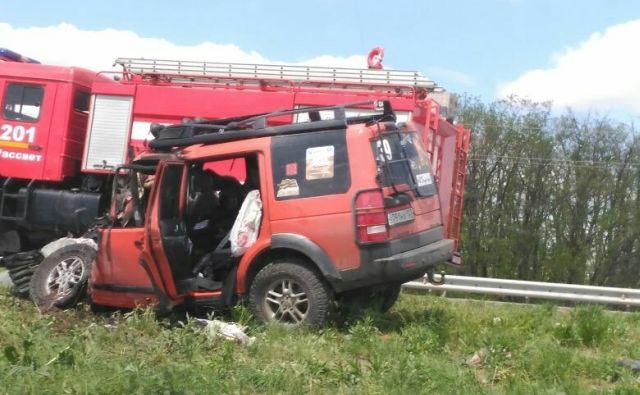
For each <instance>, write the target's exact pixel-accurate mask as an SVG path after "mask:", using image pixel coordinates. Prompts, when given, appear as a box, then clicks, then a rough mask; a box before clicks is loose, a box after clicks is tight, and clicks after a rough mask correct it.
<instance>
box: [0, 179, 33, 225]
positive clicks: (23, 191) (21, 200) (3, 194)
mask: <svg viewBox="0 0 640 395" xmlns="http://www.w3.org/2000/svg"><path fill="white" fill-rule="evenodd" d="M34 182H35V180H30V181H29V183H28V184H27V186H26V188H24V187H21V186H20V184H21V183H20V182H19V181H18V180H16V179H13V178H7V179H6V180H5V181H4V183H3V184H2V188H0V219H3V220H8V221H24V220H26V219H27V213H28V212H29V196H30V195H31V190H32V189H33V184H34ZM16 184H17V185H16Z"/></svg>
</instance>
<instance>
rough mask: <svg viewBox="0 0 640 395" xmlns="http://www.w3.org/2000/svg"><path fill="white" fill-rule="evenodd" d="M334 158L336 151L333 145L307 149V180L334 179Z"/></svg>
mask: <svg viewBox="0 0 640 395" xmlns="http://www.w3.org/2000/svg"><path fill="white" fill-rule="evenodd" d="M334 158H335V149H334V147H333V145H325V146H323V147H312V148H307V163H306V171H305V178H306V179H307V180H320V179H323V178H333V163H334Z"/></svg>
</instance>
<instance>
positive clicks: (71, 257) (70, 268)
mask: <svg viewBox="0 0 640 395" xmlns="http://www.w3.org/2000/svg"><path fill="white" fill-rule="evenodd" d="M95 257H96V250H95V249H94V248H92V247H91V246H88V245H86V244H71V245H67V246H64V247H62V248H60V249H58V250H57V251H55V252H53V253H51V254H49V255H48V256H47V257H46V258H45V259H44V260H43V261H42V263H41V264H40V265H39V266H38V268H37V269H36V270H35V273H34V274H33V278H31V284H30V287H29V295H30V296H31V300H33V302H34V303H35V304H36V305H37V306H39V307H45V308H48V307H52V306H56V307H59V308H68V307H72V306H73V305H75V304H76V303H77V302H78V300H79V299H80V297H81V296H82V294H83V293H84V291H85V290H86V283H87V279H88V278H89V271H90V270H91V265H92V263H93V261H94V259H95Z"/></svg>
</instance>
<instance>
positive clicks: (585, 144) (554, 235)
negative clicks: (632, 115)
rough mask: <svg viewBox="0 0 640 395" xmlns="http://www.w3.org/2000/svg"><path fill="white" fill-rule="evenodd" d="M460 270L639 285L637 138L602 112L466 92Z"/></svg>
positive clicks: (639, 155)
mask: <svg viewBox="0 0 640 395" xmlns="http://www.w3.org/2000/svg"><path fill="white" fill-rule="evenodd" d="M459 115H460V121H461V122H462V123H464V124H465V125H467V126H469V127H470V128H471V130H472V135H471V148H470V152H469V163H468V170H467V171H468V172H467V178H466V187H465V196H464V215H463V228H462V243H461V245H462V250H463V259H464V265H465V269H464V271H465V272H466V274H469V275H475V276H487V277H498V278H516V279H523V280H537V281H551V282H566V283H574V284H593V285H609V286H632V287H637V286H640V241H639V236H640V140H639V137H638V136H637V133H636V131H635V130H634V128H633V126H632V125H629V124H625V123H621V122H617V121H614V120H612V119H611V118H609V117H607V116H602V115H593V114H580V115H579V116H578V115H576V114H575V113H574V112H572V111H571V110H566V111H565V112H564V113H562V114H561V115H556V114H555V113H552V111H551V105H550V103H535V102H531V101H527V100H522V99H517V98H510V99H508V100H502V101H496V102H493V103H490V104H485V103H483V102H481V101H480V100H478V99H476V98H471V97H464V98H462V100H461V108H460V111H459Z"/></svg>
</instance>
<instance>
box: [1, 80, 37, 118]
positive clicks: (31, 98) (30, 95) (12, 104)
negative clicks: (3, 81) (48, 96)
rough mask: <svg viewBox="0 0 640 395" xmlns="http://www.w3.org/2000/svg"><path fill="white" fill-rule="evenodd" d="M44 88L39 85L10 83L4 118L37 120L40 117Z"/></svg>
mask: <svg viewBox="0 0 640 395" xmlns="http://www.w3.org/2000/svg"><path fill="white" fill-rule="evenodd" d="M43 96H44V89H43V88H42V86H38V85H26V84H9V85H8V86H7V90H6V91H5V94H4V105H3V116H4V119H8V120H13V121H26V122H35V121H37V120H38V118H40V108H41V107H42V98H43Z"/></svg>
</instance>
